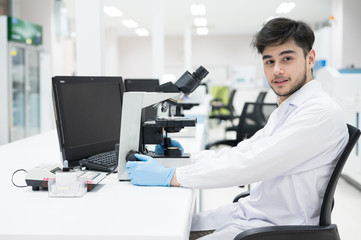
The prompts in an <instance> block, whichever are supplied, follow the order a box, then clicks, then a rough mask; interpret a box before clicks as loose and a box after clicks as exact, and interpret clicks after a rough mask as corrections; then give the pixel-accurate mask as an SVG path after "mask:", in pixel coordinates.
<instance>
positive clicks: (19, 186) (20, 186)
mask: <svg viewBox="0 0 361 240" xmlns="http://www.w3.org/2000/svg"><path fill="white" fill-rule="evenodd" d="M20 171H23V172H26V173H27V172H28V171H26V170H25V169H22V168H21V169H18V170H16V171H15V172H14V173H13V175H12V176H11V182H12V183H13V184H14V186H15V187H18V188H23V187H28V185H17V184H15V183H14V175H15V174H16V173H17V172H20Z"/></svg>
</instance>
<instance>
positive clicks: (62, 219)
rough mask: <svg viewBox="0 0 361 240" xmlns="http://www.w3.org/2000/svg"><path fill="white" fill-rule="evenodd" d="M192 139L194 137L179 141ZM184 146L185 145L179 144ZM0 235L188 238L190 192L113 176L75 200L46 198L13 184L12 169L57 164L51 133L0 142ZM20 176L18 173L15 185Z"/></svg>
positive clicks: (28, 237) (40, 238)
mask: <svg viewBox="0 0 361 240" xmlns="http://www.w3.org/2000/svg"><path fill="white" fill-rule="evenodd" d="M182 141H183V142H184V141H188V142H189V141H198V140H195V139H193V140H190V139H188V140H186V139H184V140H182ZM184 144H185V145H188V144H186V143H184ZM0 161H1V164H2V166H1V167H0V183H1V190H2V192H1V197H0V199H1V200H0V239H6V240H11V239H17V240H18V239H26V240H33V239H34V240H35V239H36V240H45V239H46V240H49V239H51V240H58V239H59V240H60V239H61V240H70V239H74V240H83V239H84V240H85V239H86V240H92V239H97V240H99V239H102V240H107V239H117V240H121V239H127V240H132V239H154V240H162V239H167V240H169V239H188V237H189V230H190V224H191V215H192V213H193V207H194V192H193V190H191V189H184V188H166V187H136V186H133V185H132V184H131V183H129V182H119V181H118V180H117V179H116V174H114V175H111V176H109V177H108V178H106V179H104V180H103V182H102V183H103V184H102V185H101V186H98V187H97V188H96V189H94V190H92V191H91V192H88V193H86V194H85V195H84V196H83V197H81V198H50V197H48V192H47V191H38V192H36V191H35V192H34V191H32V190H31V188H30V187H27V188H17V187H15V186H14V185H13V184H12V183H11V176H12V173H13V172H14V171H15V170H17V169H20V168H24V169H29V168H32V167H35V166H37V165H39V164H42V163H56V162H59V163H60V161H61V160H60V152H59V147H58V140H57V135H56V132H55V131H50V132H47V133H43V134H40V135H37V136H34V137H30V138H27V139H24V140H20V141H17V142H14V143H10V144H7V145H3V146H0ZM24 177H25V174H23V173H21V172H19V173H17V174H16V176H15V178H14V180H15V182H16V183H17V184H25V183H24V182H20V180H21V179H24Z"/></svg>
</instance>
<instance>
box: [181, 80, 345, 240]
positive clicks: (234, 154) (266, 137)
mask: <svg viewBox="0 0 361 240" xmlns="http://www.w3.org/2000/svg"><path fill="white" fill-rule="evenodd" d="M347 140H348V132H347V127H346V123H345V120H344V118H343V113H342V111H341V109H340V107H339V106H338V105H337V104H336V103H335V102H334V101H333V100H332V99H331V98H330V97H329V96H328V95H327V94H326V93H324V92H323V91H322V90H321V84H320V83H319V82H317V81H316V80H312V81H311V82H309V83H307V84H306V85H304V86H303V87H302V88H301V89H300V90H298V91H297V92H296V93H294V94H293V95H291V96H290V97H289V98H287V99H286V100H285V101H284V102H283V103H282V104H281V105H280V106H279V107H278V108H277V109H276V110H275V111H274V112H273V113H272V115H271V116H270V119H269V121H268V123H267V125H266V126H265V127H264V128H263V129H261V130H260V131H258V132H257V133H256V134H255V135H254V136H253V137H252V138H250V139H248V140H244V141H242V142H240V143H239V144H238V145H237V146H236V147H234V148H232V149H223V150H221V151H220V152H218V153H215V152H214V151H202V152H200V153H199V154H197V155H195V156H193V157H192V161H193V164H191V165H188V166H183V167H180V168H177V180H178V182H180V183H181V185H182V186H183V187H189V188H217V187H230V186H239V185H245V184H249V183H252V186H251V194H250V197H249V198H244V199H240V200H239V202H238V203H233V204H229V205H225V206H223V207H220V208H219V209H216V210H214V211H208V212H203V213H200V214H197V215H194V217H193V221H192V231H200V230H209V229H216V231H215V233H214V234H212V235H209V236H208V237H205V238H204V239H233V238H234V237H235V236H236V235H237V234H238V233H240V232H241V231H243V230H246V229H250V228H254V227H260V226H272V225H292V224H294V225H305V224H307V225H308V224H310V225H317V224H318V221H319V213H320V207H321V202H322V199H323V195H324V191H325V188H326V184H327V182H328V180H329V177H330V174H331V171H332V169H333V167H334V165H335V161H334V160H335V159H337V157H338V156H339V155H340V153H341V152H342V150H343V149H344V147H345V146H346V144H347ZM230 201H231V199H230ZM202 239H203V238H202Z"/></svg>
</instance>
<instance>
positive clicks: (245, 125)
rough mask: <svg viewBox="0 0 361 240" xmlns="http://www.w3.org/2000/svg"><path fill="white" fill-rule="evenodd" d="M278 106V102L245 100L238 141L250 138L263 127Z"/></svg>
mask: <svg viewBox="0 0 361 240" xmlns="http://www.w3.org/2000/svg"><path fill="white" fill-rule="evenodd" d="M277 107H278V105H277V104H276V103H262V102H245V103H244V105H243V109H242V113H241V115H240V117H239V119H238V126H237V141H238V142H240V141H242V140H243V139H246V138H250V137H252V136H253V135H254V134H255V133H256V132H257V131H258V130H260V129H261V128H263V127H264V126H265V125H266V123H267V121H268V118H269V117H270V116H271V113H272V112H273V110H275V109H276V108H277Z"/></svg>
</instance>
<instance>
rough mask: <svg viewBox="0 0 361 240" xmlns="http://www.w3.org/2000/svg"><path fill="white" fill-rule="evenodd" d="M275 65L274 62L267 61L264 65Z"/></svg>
mask: <svg viewBox="0 0 361 240" xmlns="http://www.w3.org/2000/svg"><path fill="white" fill-rule="evenodd" d="M273 63H274V61H273V60H267V61H265V62H264V64H266V65H271V64H273Z"/></svg>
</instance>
